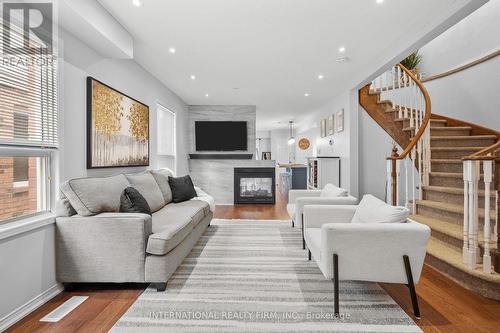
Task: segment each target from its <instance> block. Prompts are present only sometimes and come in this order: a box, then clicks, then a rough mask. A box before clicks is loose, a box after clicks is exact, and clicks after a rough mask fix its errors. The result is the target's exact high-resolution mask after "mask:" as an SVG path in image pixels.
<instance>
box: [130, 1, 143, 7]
mask: <svg viewBox="0 0 500 333" xmlns="http://www.w3.org/2000/svg"><path fill="white" fill-rule="evenodd" d="M132 4H133V5H134V6H136V7H141V6H142V0H132Z"/></svg>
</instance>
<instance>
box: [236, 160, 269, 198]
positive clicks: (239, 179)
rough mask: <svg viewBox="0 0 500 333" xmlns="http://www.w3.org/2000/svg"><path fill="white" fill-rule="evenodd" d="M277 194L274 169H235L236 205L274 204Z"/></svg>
mask: <svg viewBox="0 0 500 333" xmlns="http://www.w3.org/2000/svg"><path fill="white" fill-rule="evenodd" d="M275 192H276V177H275V169H274V168H234V203H235V204H274V203H275V202H276V193H275Z"/></svg>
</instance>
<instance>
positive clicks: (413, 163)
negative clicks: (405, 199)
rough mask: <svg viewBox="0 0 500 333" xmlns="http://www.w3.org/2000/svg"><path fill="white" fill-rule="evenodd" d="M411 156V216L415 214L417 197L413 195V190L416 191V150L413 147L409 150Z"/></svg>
mask: <svg viewBox="0 0 500 333" xmlns="http://www.w3.org/2000/svg"><path fill="white" fill-rule="evenodd" d="M411 155H412V159H413V160H412V163H411V171H412V185H413V186H412V192H413V194H412V196H413V214H416V213H417V197H416V195H415V190H416V187H417V186H416V185H415V157H416V156H415V155H416V150H415V147H413V149H412V150H411Z"/></svg>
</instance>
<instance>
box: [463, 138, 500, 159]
mask: <svg viewBox="0 0 500 333" xmlns="http://www.w3.org/2000/svg"><path fill="white" fill-rule="evenodd" d="M497 150H500V140H499V141H498V142H497V143H495V144H493V145H491V146H489V147H486V148H484V149H482V150H480V151H478V152H477V153H474V154H472V155H469V156H465V157H464V158H462V160H463V161H498V160H500V156H494V155H491V156H488V154H492V153H494V152H495V151H497Z"/></svg>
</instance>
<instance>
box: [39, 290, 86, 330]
mask: <svg viewBox="0 0 500 333" xmlns="http://www.w3.org/2000/svg"><path fill="white" fill-rule="evenodd" d="M87 298H89V297H88V296H73V297H71V298H70V299H68V300H67V301H66V302H64V303H63V304H61V305H59V306H58V307H57V308H55V309H54V310H53V311H52V312H50V313H49V314H47V315H46V316H45V317H43V318H42V319H40V321H43V322H49V323H56V322H58V321H59V320H61V319H63V318H64V317H65V316H66V315H67V314H69V313H70V312H71V311H73V310H74V309H76V308H77V307H78V306H79V305H80V304H82V303H83V302H85V300H86V299H87Z"/></svg>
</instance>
